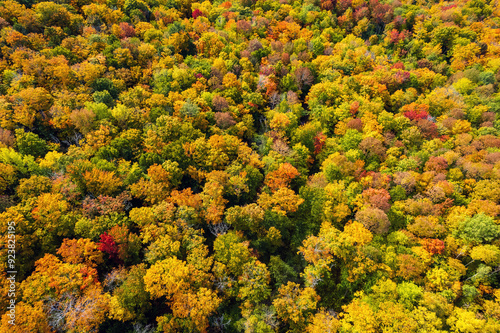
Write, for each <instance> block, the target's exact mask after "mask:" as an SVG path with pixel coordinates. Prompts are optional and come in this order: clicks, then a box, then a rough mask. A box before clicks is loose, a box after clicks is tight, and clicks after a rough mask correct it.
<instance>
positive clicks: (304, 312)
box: [273, 282, 320, 331]
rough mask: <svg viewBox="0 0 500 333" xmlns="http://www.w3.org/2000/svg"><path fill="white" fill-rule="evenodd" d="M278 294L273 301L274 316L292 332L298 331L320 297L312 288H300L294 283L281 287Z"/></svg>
mask: <svg viewBox="0 0 500 333" xmlns="http://www.w3.org/2000/svg"><path fill="white" fill-rule="evenodd" d="M278 292H279V295H278V297H277V298H275V299H274V300H273V305H274V307H275V308H276V314H277V315H278V317H279V318H281V319H282V320H284V321H285V322H286V323H287V324H289V325H290V327H291V328H292V329H293V331H300V330H301V329H303V328H304V325H305V323H306V321H307V319H308V318H309V316H310V315H311V313H312V312H313V311H314V310H315V309H316V305H317V303H318V302H319V300H320V297H319V296H318V295H317V294H316V292H315V291H314V289H313V288H310V287H306V288H301V287H300V286H299V285H298V284H296V283H294V282H288V283H287V284H286V285H283V286H281V287H280V288H279V290H278Z"/></svg>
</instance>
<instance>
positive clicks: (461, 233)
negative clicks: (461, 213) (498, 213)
mask: <svg viewBox="0 0 500 333" xmlns="http://www.w3.org/2000/svg"><path fill="white" fill-rule="evenodd" d="M455 235H456V236H458V237H460V238H462V239H463V240H464V241H466V242H469V243H476V244H477V243H485V242H491V241H492V240H494V239H496V238H497V237H498V236H499V235H500V227H499V226H498V225H497V224H496V223H495V222H494V220H493V218H491V217H490V216H488V215H485V214H484V213H479V214H476V215H474V216H473V217H469V218H465V219H463V220H462V221H461V222H460V223H459V224H458V226H457V230H456V231H455Z"/></svg>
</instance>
